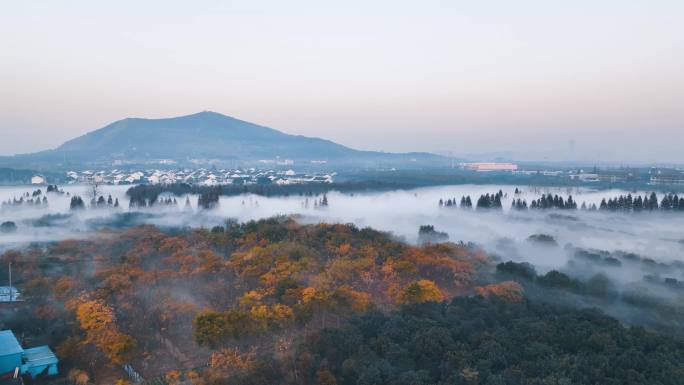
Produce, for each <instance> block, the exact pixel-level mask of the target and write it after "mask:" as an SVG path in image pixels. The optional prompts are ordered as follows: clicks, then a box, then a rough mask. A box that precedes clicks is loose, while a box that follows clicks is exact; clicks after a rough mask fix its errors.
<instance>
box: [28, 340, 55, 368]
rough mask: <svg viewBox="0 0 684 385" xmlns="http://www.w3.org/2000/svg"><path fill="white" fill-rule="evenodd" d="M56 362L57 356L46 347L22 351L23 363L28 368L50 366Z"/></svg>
mask: <svg viewBox="0 0 684 385" xmlns="http://www.w3.org/2000/svg"><path fill="white" fill-rule="evenodd" d="M58 362H59V360H58V359H57V356H55V353H53V352H52V350H50V348H49V347H48V346H47V345H44V346H38V347H35V348H30V349H24V363H25V364H26V365H28V366H29V367H31V366H41V365H51V364H56V363H58Z"/></svg>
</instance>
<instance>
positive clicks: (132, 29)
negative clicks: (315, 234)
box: [0, 0, 684, 164]
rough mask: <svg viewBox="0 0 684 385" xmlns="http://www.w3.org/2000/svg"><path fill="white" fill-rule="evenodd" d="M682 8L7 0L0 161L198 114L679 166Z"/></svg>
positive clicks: (432, 147)
mask: <svg viewBox="0 0 684 385" xmlns="http://www.w3.org/2000/svg"><path fill="white" fill-rule="evenodd" d="M683 18H684V3H682V2H677V1H661V2H658V3H657V4H654V3H652V2H646V1H621V2H618V1H604V2H601V3H600V4H596V2H589V1H579V2H573V3H572V4H561V3H551V2H536V1H530V0H526V1H522V2H516V3H515V4H514V3H510V2H504V1H496V2H490V3H488V4H484V3H477V4H473V3H466V2H451V1H449V2H448V1H433V2H415V1H401V2H389V1H377V2H373V3H372V4H368V3H366V2H357V1H352V2H345V3H344V4H336V5H330V4H321V3H318V2H313V1H299V2H297V4H296V5H294V4H292V3H290V4H281V3H279V2H275V1H250V2H245V1H235V2H231V3H230V4H223V3H220V2H213V1H200V2H194V3H193V4H184V3H182V2H151V3H146V4H144V5H141V4H138V3H131V2H128V1H123V2H119V3H117V4H116V5H107V6H105V5H102V4H92V3H89V2H85V1H70V2H61V3H50V4H37V3H32V2H13V3H9V4H6V5H5V6H4V7H3V12H2V13H1V14H0V33H2V35H3V36H4V37H5V38H4V39H3V40H2V41H0V49H2V51H3V52H4V53H5V54H4V57H3V59H4V60H2V61H0V84H2V87H0V135H2V137H3V138H5V140H2V141H0V154H1V155H10V154H16V153H28V152H35V151H40V150H45V149H49V148H54V147H57V146H58V145H60V144H61V143H63V142H64V141H66V140H69V139H72V138H74V137H77V136H80V135H83V134H85V133H87V132H89V131H92V130H95V129H98V128H101V127H103V126H105V125H107V124H109V123H112V122H114V121H116V120H120V119H123V118H126V117H143V118H163V117H174V116H180V115H187V114H191V113H196V112H199V111H203V110H211V111H216V112H219V113H222V114H226V115H229V116H233V117H236V118H238V119H242V120H247V121H250V122H253V123H256V124H260V125H265V126H269V127H272V128H275V129H278V130H281V131H284V132H286V133H291V134H300V135H306V136H315V137H321V138H325V139H329V140H333V141H335V142H337V143H340V144H343V145H346V146H349V147H352V148H357V149H364V150H381V151H390V152H404V151H429V152H437V153H442V154H448V153H451V154H453V155H454V156H467V155H470V154H478V153H487V154H508V155H509V156H510V157H512V158H513V159H517V160H550V161H551V160H554V161H555V160H588V161H594V162H598V163H600V162H625V163H647V162H657V163H679V164H681V163H684V159H683V158H682V157H681V155H680V154H681V150H680V142H681V141H682V140H683V139H684V129H683V128H684V127H683V126H684V109H682V108H681V106H682V105H684V75H683V74H682V72H681V68H684V23H682V19H683Z"/></svg>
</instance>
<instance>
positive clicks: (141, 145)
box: [0, 111, 442, 166]
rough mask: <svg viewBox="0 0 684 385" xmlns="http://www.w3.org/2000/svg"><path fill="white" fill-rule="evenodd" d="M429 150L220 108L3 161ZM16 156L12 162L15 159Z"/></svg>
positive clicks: (127, 126)
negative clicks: (287, 125) (360, 144)
mask: <svg viewBox="0 0 684 385" xmlns="http://www.w3.org/2000/svg"><path fill="white" fill-rule="evenodd" d="M441 158H442V157H440V156H438V155H434V154H428V153H408V154H393V153H384V152H374V151H361V150H355V149H352V148H349V147H346V146H343V145H340V144H337V143H334V142H332V141H329V140H325V139H321V138H314V137H306V136H301V135H290V134H286V133H284V132H281V131H278V130H275V129H272V128H269V127H265V126H260V125H257V124H254V123H250V122H246V121H243V120H239V119H236V118H233V117H230V116H226V115H223V114H219V113H216V112H210V111H204V112H199V113H196V114H192V115H185V116H180V117H175V118H162V119H143V118H127V119H122V120H119V121H116V122H114V123H111V124H109V125H107V126H105V127H102V128H100V129H98V130H95V131H91V132H89V133H87V134H85V135H82V136H80V137H77V138H75V139H72V140H69V141H67V142H65V143H64V144H62V145H61V146H59V147H57V148H55V149H53V150H47V151H42V152H39V153H34V154H24V155H17V156H14V157H4V158H0V164H7V163H8V161H9V163H14V164H15V165H16V163H18V162H22V161H23V162H28V163H39V164H40V163H43V164H45V163H47V164H54V163H55V162H58V163H59V164H64V165H65V166H66V165H68V164H93V163H96V164H107V163H115V164H121V163H122V162H124V163H129V164H130V163H136V162H137V163H145V162H150V161H154V160H173V161H176V162H179V163H185V162H195V163H196V162H200V163H201V162H202V161H207V162H208V161H232V160H239V161H248V162H255V161H259V160H273V159H282V160H284V159H290V160H293V161H328V162H336V163H350V162H351V163H358V162H374V161H375V162H377V161H400V162H403V161H407V162H411V161H412V162H416V161H434V160H438V159H441ZM10 160H11V161H10Z"/></svg>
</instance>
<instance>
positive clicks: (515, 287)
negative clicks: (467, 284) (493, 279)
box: [475, 281, 525, 303]
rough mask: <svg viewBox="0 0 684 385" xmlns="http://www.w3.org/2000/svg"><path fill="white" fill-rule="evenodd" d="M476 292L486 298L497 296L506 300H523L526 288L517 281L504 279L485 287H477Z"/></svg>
mask: <svg viewBox="0 0 684 385" xmlns="http://www.w3.org/2000/svg"><path fill="white" fill-rule="evenodd" d="M475 292H476V293H477V294H479V295H481V296H483V297H485V298H489V297H491V296H496V297H499V298H501V299H502V300H504V301H506V302H509V303H511V302H522V301H523V299H524V298H525V295H524V290H523V288H522V286H520V284H519V283H517V282H515V281H504V282H501V283H495V284H491V285H487V286H484V287H476V288H475Z"/></svg>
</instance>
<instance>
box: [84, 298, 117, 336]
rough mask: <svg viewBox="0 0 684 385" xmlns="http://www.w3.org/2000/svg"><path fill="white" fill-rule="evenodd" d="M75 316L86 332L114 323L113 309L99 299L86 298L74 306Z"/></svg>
mask: <svg viewBox="0 0 684 385" xmlns="http://www.w3.org/2000/svg"><path fill="white" fill-rule="evenodd" d="M76 318H77V319H78V322H79V324H80V325H81V329H83V330H85V331H86V332H89V331H93V330H100V329H104V328H107V327H109V326H111V325H112V324H113V323H114V311H113V310H112V308H111V307H109V306H108V305H107V304H105V303H104V302H102V301H99V300H86V301H84V302H81V304H79V305H78V307H77V308H76Z"/></svg>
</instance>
